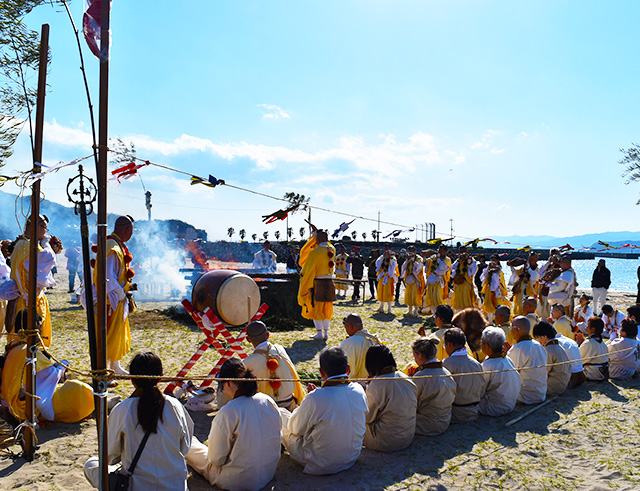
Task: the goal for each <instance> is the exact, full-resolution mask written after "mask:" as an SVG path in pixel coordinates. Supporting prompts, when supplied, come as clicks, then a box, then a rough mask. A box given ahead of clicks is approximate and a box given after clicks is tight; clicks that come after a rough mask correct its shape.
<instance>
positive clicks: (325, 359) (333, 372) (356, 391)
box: [280, 348, 395, 475]
mask: <svg viewBox="0 0 640 491" xmlns="http://www.w3.org/2000/svg"><path fill="white" fill-rule="evenodd" d="M320 377H321V378H322V387H319V388H315V387H314V386H311V387H309V389H310V391H309V394H308V395H307V397H305V399H304V401H302V404H301V405H300V407H299V408H297V409H296V410H295V411H293V413H289V412H288V411H287V410H285V409H281V410H280V414H281V416H282V422H283V424H282V443H283V445H284V447H285V449H286V450H287V451H288V452H289V455H290V456H291V458H292V459H293V460H295V461H296V462H298V463H300V464H302V465H303V466H304V472H305V473H306V474H316V475H323V474H335V473H337V472H340V471H344V470H346V469H349V468H350V467H352V466H353V464H355V463H356V460H358V457H359V456H360V452H361V451H362V442H363V440H364V434H365V429H366V414H367V411H368V409H367V396H366V395H365V392H364V389H363V388H362V386H361V385H360V384H356V383H353V382H349V364H348V362H347V356H346V355H345V354H344V352H343V351H342V350H341V349H340V348H329V349H325V350H324V351H322V352H321V353H320ZM390 383H395V382H390Z"/></svg>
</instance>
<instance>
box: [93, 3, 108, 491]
mask: <svg viewBox="0 0 640 491" xmlns="http://www.w3.org/2000/svg"><path fill="white" fill-rule="evenodd" d="M110 10H111V1H110V0H103V1H102V9H101V12H100V15H101V26H100V99H99V106H98V107H99V117H98V165H97V168H96V180H97V184H98V213H97V237H98V250H97V254H96V299H97V302H96V330H97V332H96V365H97V369H98V370H104V369H106V368H107V346H106V341H107V303H106V299H107V288H106V286H107V285H106V275H105V272H106V265H107V258H106V249H107V159H108V152H107V145H108V143H109V127H108V123H109V118H108V109H109V15H110ZM99 385H101V386H100V387H99V389H98V391H99V393H100V394H102V395H103V396H102V397H98V398H96V399H97V400H99V401H100V403H99V405H98V407H97V408H96V415H97V417H96V422H97V425H98V457H99V460H100V480H99V489H100V490H101V491H103V490H107V489H108V488H109V471H108V440H107V398H106V396H104V394H106V392H107V384H106V383H105V382H104V381H102V382H100V384H99Z"/></svg>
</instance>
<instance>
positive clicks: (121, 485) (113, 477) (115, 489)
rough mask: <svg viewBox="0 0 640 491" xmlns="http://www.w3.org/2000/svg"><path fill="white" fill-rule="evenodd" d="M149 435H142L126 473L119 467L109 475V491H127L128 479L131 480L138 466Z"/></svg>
mask: <svg viewBox="0 0 640 491" xmlns="http://www.w3.org/2000/svg"><path fill="white" fill-rule="evenodd" d="M150 434H151V433H145V434H144V437H143V438H142V441H141V442H140V445H139V446H138V450H137V451H136V455H135V456H134V457H133V460H132V461H131V465H130V466H129V470H128V471H123V470H122V465H121V466H120V467H119V468H118V469H117V470H115V471H113V472H110V473H109V491H127V490H128V489H129V479H131V475H132V474H133V471H134V470H135V468H136V465H138V460H140V455H142V451H143V450H144V446H145V445H146V444H147V440H148V439H149V435H150Z"/></svg>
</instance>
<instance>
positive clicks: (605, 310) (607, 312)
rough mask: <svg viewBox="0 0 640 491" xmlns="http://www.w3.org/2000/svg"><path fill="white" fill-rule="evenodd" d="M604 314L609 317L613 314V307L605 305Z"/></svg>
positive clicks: (603, 307)
mask: <svg viewBox="0 0 640 491" xmlns="http://www.w3.org/2000/svg"><path fill="white" fill-rule="evenodd" d="M602 313H603V314H606V315H609V314H611V313H613V307H612V306H611V305H609V304H607V305H603V306H602Z"/></svg>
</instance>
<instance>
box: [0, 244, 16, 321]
mask: <svg viewBox="0 0 640 491" xmlns="http://www.w3.org/2000/svg"><path fill="white" fill-rule="evenodd" d="M3 249H4V248H3ZM19 296H20V291H19V290H18V287H17V286H16V283H15V281H13V280H12V279H11V268H10V267H9V265H8V264H7V261H6V259H5V257H4V254H3V253H2V252H0V332H2V329H3V327H4V318H5V313H6V309H7V302H8V301H9V300H15V299H16V298H18V297H19Z"/></svg>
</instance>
